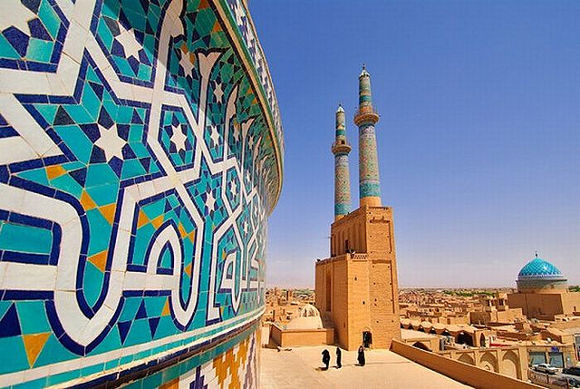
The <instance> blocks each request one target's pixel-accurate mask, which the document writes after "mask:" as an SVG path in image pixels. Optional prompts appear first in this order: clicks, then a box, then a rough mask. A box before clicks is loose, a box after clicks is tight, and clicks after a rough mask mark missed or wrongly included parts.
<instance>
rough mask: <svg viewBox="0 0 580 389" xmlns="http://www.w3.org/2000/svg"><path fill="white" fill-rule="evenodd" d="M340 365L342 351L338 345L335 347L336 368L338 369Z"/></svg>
mask: <svg viewBox="0 0 580 389" xmlns="http://www.w3.org/2000/svg"><path fill="white" fill-rule="evenodd" d="M341 367H342V351H340V347H338V346H337V347H336V368H337V369H340V368H341Z"/></svg>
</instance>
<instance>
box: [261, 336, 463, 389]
mask: <svg viewBox="0 0 580 389" xmlns="http://www.w3.org/2000/svg"><path fill="white" fill-rule="evenodd" d="M325 348H326V349H328V351H329V352H330V355H331V360H330V366H331V367H330V369H328V370H327V371H322V370H321V367H322V355H321V353H322V350H324V349H325ZM356 357H357V353H356V351H345V350H342V369H336V368H335V364H336V347H335V346H312V347H294V348H292V350H291V351H278V350H276V349H262V350H261V357H260V359H261V369H260V388H266V389H271V388H309V389H310V388H345V387H348V388H432V389H437V388H441V389H453V388H470V386H467V385H464V384H461V383H459V382H457V381H454V380H452V379H451V378H448V377H446V376H444V375H442V374H439V373H437V372H435V371H433V370H430V369H428V368H426V367H423V366H421V365H419V364H417V363H415V362H413V361H410V360H408V359H406V358H404V357H402V356H400V355H398V354H395V353H393V352H391V351H388V350H371V351H366V352H365V359H366V365H365V366H362V367H361V366H356V363H357V362H356Z"/></svg>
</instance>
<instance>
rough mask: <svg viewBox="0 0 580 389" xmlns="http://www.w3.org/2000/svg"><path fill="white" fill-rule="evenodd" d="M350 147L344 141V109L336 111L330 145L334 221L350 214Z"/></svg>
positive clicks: (339, 108) (340, 107)
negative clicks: (332, 137)
mask: <svg viewBox="0 0 580 389" xmlns="http://www.w3.org/2000/svg"><path fill="white" fill-rule="evenodd" d="M350 150H351V147H350V145H349V144H348V143H347V141H346V127H345V120H344V109H343V108H342V106H340V105H339V106H338V109H337V110H336V133H335V140H334V143H333V144H332V153H333V154H334V220H338V219H340V218H341V217H343V216H344V215H346V214H347V213H349V212H350V175H349V172H348V153H350Z"/></svg>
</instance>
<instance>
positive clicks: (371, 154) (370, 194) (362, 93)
mask: <svg viewBox="0 0 580 389" xmlns="http://www.w3.org/2000/svg"><path fill="white" fill-rule="evenodd" d="M378 121H379V115H378V114H377V112H376V111H375V109H374V108H373V104H372V94H371V76H370V74H369V73H368V72H367V71H366V69H365V67H364V66H363V70H362V72H361V74H360V76H359V108H358V111H357V112H356V115H355V117H354V123H355V124H356V125H357V126H358V128H359V146H358V147H359V197H360V205H361V206H363V205H369V206H380V205H381V185H380V180H379V161H378V157H377V139H376V135H375V123H376V122H378Z"/></svg>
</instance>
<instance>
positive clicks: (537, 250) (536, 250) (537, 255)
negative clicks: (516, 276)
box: [536, 250, 538, 258]
mask: <svg viewBox="0 0 580 389" xmlns="http://www.w3.org/2000/svg"><path fill="white" fill-rule="evenodd" d="M536 258H538V250H536Z"/></svg>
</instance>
